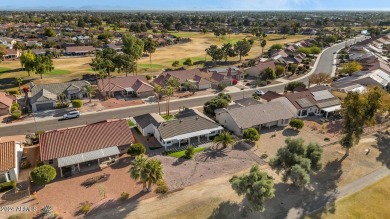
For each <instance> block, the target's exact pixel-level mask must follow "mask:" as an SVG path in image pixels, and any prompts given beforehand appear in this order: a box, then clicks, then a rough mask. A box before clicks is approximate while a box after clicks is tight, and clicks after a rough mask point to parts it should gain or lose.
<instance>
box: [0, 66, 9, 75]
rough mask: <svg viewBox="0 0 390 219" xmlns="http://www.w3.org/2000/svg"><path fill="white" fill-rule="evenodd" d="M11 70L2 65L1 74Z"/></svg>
mask: <svg viewBox="0 0 390 219" xmlns="http://www.w3.org/2000/svg"><path fill="white" fill-rule="evenodd" d="M9 70H11V68H6V67H0V74H1V73H4V72H6V71H9Z"/></svg>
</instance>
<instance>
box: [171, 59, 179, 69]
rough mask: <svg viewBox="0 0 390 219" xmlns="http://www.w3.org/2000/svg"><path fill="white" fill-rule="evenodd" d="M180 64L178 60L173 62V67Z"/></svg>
mask: <svg viewBox="0 0 390 219" xmlns="http://www.w3.org/2000/svg"><path fill="white" fill-rule="evenodd" d="M179 65H180V63H179V61H177V60H176V61H174V62H172V67H179Z"/></svg>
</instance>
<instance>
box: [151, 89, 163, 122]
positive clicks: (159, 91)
mask: <svg viewBox="0 0 390 219" xmlns="http://www.w3.org/2000/svg"><path fill="white" fill-rule="evenodd" d="M153 91H154V92H155V93H156V95H157V104H158V114H159V115H161V107H160V95H161V94H162V93H163V89H162V87H161V86H160V85H158V84H157V85H156V86H154V90H153Z"/></svg>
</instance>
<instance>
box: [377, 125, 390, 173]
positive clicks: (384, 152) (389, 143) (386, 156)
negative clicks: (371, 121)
mask: <svg viewBox="0 0 390 219" xmlns="http://www.w3.org/2000/svg"><path fill="white" fill-rule="evenodd" d="M374 136H375V137H376V140H377V145H376V146H377V148H378V150H379V152H380V154H379V156H378V157H377V158H376V160H377V161H379V162H381V163H382V164H384V165H386V166H387V168H390V133H389V131H379V132H378V133H376V134H375V135H374Z"/></svg>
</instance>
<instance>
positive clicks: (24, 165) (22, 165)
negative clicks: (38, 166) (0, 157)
mask: <svg viewBox="0 0 390 219" xmlns="http://www.w3.org/2000/svg"><path fill="white" fill-rule="evenodd" d="M30 167H31V163H30V161H28V160H27V159H24V160H22V161H21V162H20V169H22V170H23V169H27V168H30Z"/></svg>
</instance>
